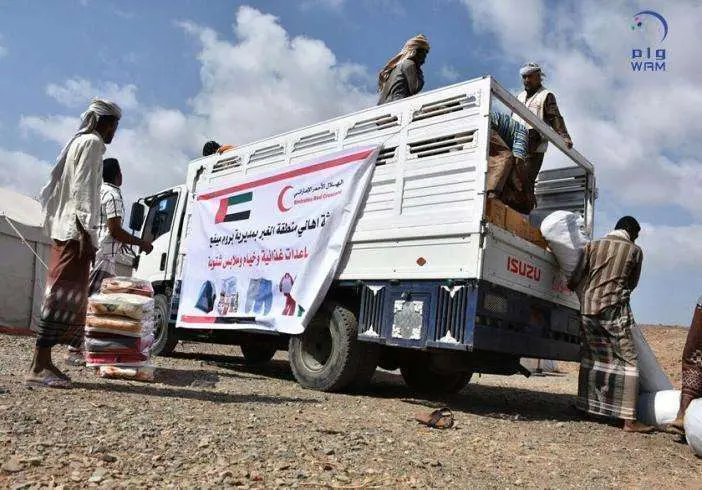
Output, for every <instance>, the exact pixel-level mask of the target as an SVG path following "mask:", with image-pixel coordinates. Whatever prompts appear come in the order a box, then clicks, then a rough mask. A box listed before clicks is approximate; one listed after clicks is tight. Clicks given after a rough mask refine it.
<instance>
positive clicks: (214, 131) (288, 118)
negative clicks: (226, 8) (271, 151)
mask: <svg viewBox="0 0 702 490" xmlns="http://www.w3.org/2000/svg"><path fill="white" fill-rule="evenodd" d="M179 25H180V26H181V27H182V29H183V30H184V31H185V32H186V33H188V34H189V35H191V36H193V38H194V39H195V41H196V42H197V43H198V45H199V53H198V56H197V57H198V60H199V61H200V63H201V68H200V79H201V83H202V86H201V89H200V91H199V92H198V93H197V94H196V95H195V96H194V97H193V98H192V100H191V101H189V107H190V109H189V110H188V111H185V112H184V111H181V110H177V109H172V108H167V107H152V106H147V105H144V104H143V103H141V102H140V101H139V100H138V98H137V87H136V86H134V85H126V86H120V85H117V84H115V83H110V82H102V83H96V82H92V81H90V80H86V79H84V78H80V77H76V78H72V79H69V80H66V81H65V82H63V83H59V84H51V85H49V86H48V87H47V89H46V92H47V95H49V96H50V97H52V98H54V99H55V100H57V101H58V102H59V103H61V104H62V105H64V106H66V107H68V108H70V109H72V110H73V112H72V113H71V116H66V115H25V116H23V117H22V118H21V120H20V128H21V129H22V130H23V131H24V132H25V133H26V135H30V134H31V135H38V136H40V137H42V138H45V139H47V140H50V141H53V142H56V143H57V153H58V151H59V148H60V145H63V144H65V142H66V141H67V140H68V138H70V136H71V135H72V134H73V132H74V131H75V129H76V128H77V127H78V123H79V120H78V114H79V113H80V111H82V110H83V109H84V108H85V107H86V106H87V104H88V103H89V101H90V99H91V98H92V97H93V96H96V95H100V96H104V97H108V98H111V99H113V100H115V101H116V102H118V103H119V104H120V105H121V106H122V108H123V110H124V113H125V118H126V119H125V121H124V122H123V124H122V125H121V126H120V128H119V130H118V132H117V135H116V137H115V140H114V142H113V143H112V144H111V145H110V146H109V147H108V149H107V152H106V154H105V156H114V157H117V158H118V159H119V160H120V162H121V164H122V168H123V173H124V178H125V184H124V194H125V199H126V200H128V201H129V200H132V199H134V198H135V197H137V196H139V195H145V194H148V193H153V192H157V191H159V190H161V189H164V188H167V187H169V186H172V185H176V184H179V183H182V182H183V181H184V178H185V171H186V168H187V164H188V161H189V160H190V159H192V158H193V157H195V156H199V155H200V152H201V150H202V145H203V144H204V142H205V141H207V140H209V139H216V140H217V141H219V142H220V143H239V144H240V143H245V142H249V141H253V140H255V139H258V138H262V137H266V136H270V135H273V134H276V133H280V132H282V131H286V130H290V129H293V128H296V127H300V126H303V125H306V124H310V123H314V122H319V121H321V120H324V119H328V118H331V117H333V116H337V115H340V114H343V113H347V112H351V111H354V110H357V109H360V108H362V107H365V106H369V105H372V104H373V103H374V102H375V94H374V93H372V92H370V91H366V90H365V89H363V88H359V87H364V86H369V87H372V84H373V80H372V78H371V77H370V76H369V75H368V73H367V72H366V70H365V68H364V67H362V66H360V65H355V64H351V63H339V62H338V61H337V60H336V57H335V56H334V53H333V52H332V51H331V50H330V49H329V48H328V47H327V46H326V45H325V44H324V43H323V42H322V41H319V40H316V39H311V38H308V37H304V36H297V37H290V36H289V35H288V33H287V32H286V31H285V29H283V28H282V27H281V26H280V24H279V23H278V20H277V19H276V18H275V17H274V16H271V15H267V14H263V13H261V12H259V11H258V10H255V9H253V8H250V7H242V8H240V9H238V10H237V13H236V18H235V22H234V25H233V32H234V37H235V39H233V40H230V39H226V38H225V37H223V36H221V35H220V34H219V33H217V32H215V31H213V30H212V29H208V28H206V27H202V26H199V25H197V24H193V23H190V22H184V23H181V24H179ZM47 172H48V169H47ZM37 182H38V183H36V186H37V190H38V187H40V184H41V183H43V180H42V179H39V180H38V181H37ZM10 185H11V183H10ZM31 185H35V184H31ZM31 185H30V187H31ZM34 193H36V191H35V192H34Z"/></svg>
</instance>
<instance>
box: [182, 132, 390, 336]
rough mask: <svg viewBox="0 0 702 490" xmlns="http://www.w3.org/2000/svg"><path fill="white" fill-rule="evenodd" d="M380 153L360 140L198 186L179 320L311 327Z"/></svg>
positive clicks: (297, 329)
mask: <svg viewBox="0 0 702 490" xmlns="http://www.w3.org/2000/svg"><path fill="white" fill-rule="evenodd" d="M377 156H378V147H377V146H372V147H369V146H365V147H360V148H352V149H349V150H344V151H342V152H338V153H334V154H331V155H327V156H325V157H323V158H319V159H317V160H315V161H312V162H305V163H301V164H297V165H294V166H290V167H286V168H285V169H280V170H276V171H274V172H267V173H261V174H257V175H255V176H250V177H247V178H246V177H245V178H244V179H245V180H242V178H241V177H237V178H235V179H233V180H231V181H222V182H221V183H218V185H217V188H214V189H209V190H208V191H206V192H204V193H203V194H200V195H198V196H197V197H196V198H195V200H194V201H193V207H192V225H191V226H192V228H191V232H190V237H189V238H188V243H187V246H186V253H187V258H186V264H185V270H184V273H183V282H182V289H181V298H180V306H179V310H178V323H177V326H178V327H180V328H207V329H213V328H219V329H237V328H238V329H241V328H247V329H251V328H252V327H254V328H255V327H257V326H258V327H262V328H265V329H267V330H275V331H278V332H283V333H290V334H299V333H301V332H302V331H303V330H304V327H305V326H306V325H307V323H308V322H309V320H310V319H311V315H312V314H314V312H315V311H316V310H317V308H318V307H319V305H320V303H321V302H322V300H323V299H324V296H325V295H326V293H327V291H328V289H329V286H330V285H331V283H332V281H333V280H334V277H335V276H336V272H337V268H338V266H339V261H340V260H341V255H342V253H343V251H344V246H345V245H346V242H347V240H348V238H349V236H350V234H351V232H352V230H353V225H354V224H355V222H356V218H357V217H358V214H359V212H360V209H361V206H362V205H363V202H364V199H365V197H366V191H367V190H368V186H369V185H370V182H371V177H372V175H373V168H374V164H375V159H376V158H377ZM252 321H253V322H255V324H253V325H252Z"/></svg>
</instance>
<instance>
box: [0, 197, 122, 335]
mask: <svg viewBox="0 0 702 490" xmlns="http://www.w3.org/2000/svg"><path fill="white" fill-rule="evenodd" d="M8 221H9V222H8ZM18 232H19V234H21V235H22V237H23V238H24V239H25V240H26V241H27V243H29V245H30V246H31V247H32V250H33V251H34V252H36V254H37V255H38V256H39V257H40V258H41V260H43V261H44V263H46V264H48V263H49V262H48V261H49V255H50V253H51V240H50V239H49V238H48V237H47V236H45V235H44V233H43V231H42V228H41V205H40V204H39V202H38V201H36V200H34V199H32V198H31V197H28V196H25V195H23V194H19V193H17V192H15V191H12V190H9V189H2V188H0V277H2V278H3V287H2V288H0V327H9V328H10V329H18V330H21V329H28V328H30V327H31V325H32V324H33V322H34V321H35V320H36V319H37V318H39V310H40V308H41V301H42V298H43V294H44V285H45V281H46V269H45V268H44V265H42V263H41V261H39V260H38V259H37V257H36V256H35V255H34V253H33V252H32V250H30V249H29V248H28V247H27V245H26V244H25V243H24V242H23V241H22V239H21V238H20V237H19V236H18ZM130 264H131V262H130V261H129V259H127V258H125V257H121V258H118V262H117V268H118V272H119V273H120V275H125V276H130V275H131V266H130Z"/></svg>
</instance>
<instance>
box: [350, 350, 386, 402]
mask: <svg viewBox="0 0 702 490" xmlns="http://www.w3.org/2000/svg"><path fill="white" fill-rule="evenodd" d="M356 343H357V344H358V348H359V350H360V359H359V361H358V369H357V370H356V376H355V377H354V379H353V380H352V381H351V388H352V389H354V390H362V389H363V388H365V387H367V386H368V385H369V384H370V382H371V379H373V375H374V374H375V370H376V369H377V368H378V360H379V359H380V346H379V345H377V344H372V343H368V342H358V341H356Z"/></svg>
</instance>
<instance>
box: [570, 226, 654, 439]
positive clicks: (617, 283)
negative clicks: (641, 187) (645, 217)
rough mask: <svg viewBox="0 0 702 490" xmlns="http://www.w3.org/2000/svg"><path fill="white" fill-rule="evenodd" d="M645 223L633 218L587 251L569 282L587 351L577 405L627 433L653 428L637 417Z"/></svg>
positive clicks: (583, 344) (581, 371)
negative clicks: (638, 303) (636, 294)
mask: <svg viewBox="0 0 702 490" xmlns="http://www.w3.org/2000/svg"><path fill="white" fill-rule="evenodd" d="M640 231H641V226H640V225H639V223H638V221H636V219H634V218H632V217H631V216H624V217H623V218H621V219H620V220H619V221H618V222H617V225H616V226H615V230H614V231H613V232H611V233H609V234H608V235H606V236H605V237H604V238H603V239H601V240H595V241H592V242H590V243H588V244H587V245H585V249H584V250H583V254H582V257H581V258H580V262H579V263H578V266H577V267H576V269H575V271H574V272H573V275H572V277H571V280H570V282H569V284H568V286H569V287H570V288H571V289H573V290H575V289H578V290H579V291H580V312H581V315H582V316H581V327H580V335H581V340H580V341H581V354H580V356H581V357H580V376H579V379H578V399H577V404H576V407H577V408H578V410H581V411H583V412H586V413H589V414H592V415H597V416H604V417H611V418H617V419H623V420H624V430H625V431H626V432H651V431H652V430H653V428H652V427H649V426H647V425H644V424H642V423H640V422H637V420H636V401H637V398H638V393H639V368H638V355H637V353H636V347H635V345H634V338H633V336H632V333H631V328H632V327H633V326H634V325H635V323H634V316H633V314H632V312H631V307H630V306H629V299H630V297H631V292H632V291H633V290H634V288H636V286H637V285H638V282H639V276H640V275H641V264H642V263H643V252H642V251H641V249H640V248H639V247H638V246H637V245H635V243H634V242H635V241H636V239H637V238H638V236H639V232H640Z"/></svg>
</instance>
